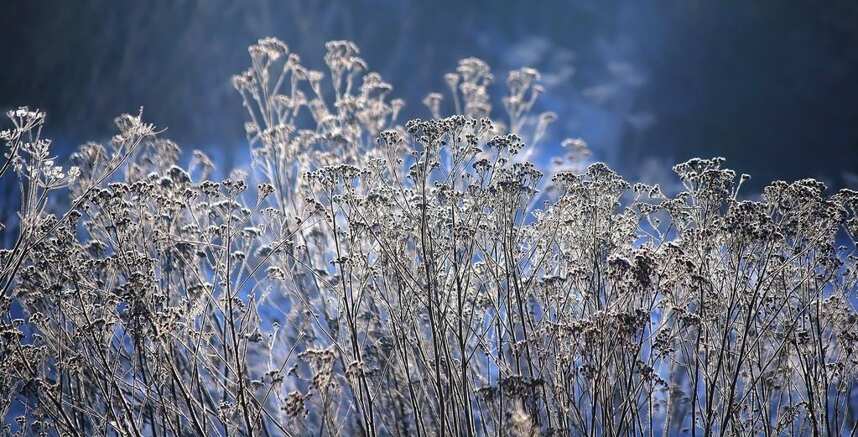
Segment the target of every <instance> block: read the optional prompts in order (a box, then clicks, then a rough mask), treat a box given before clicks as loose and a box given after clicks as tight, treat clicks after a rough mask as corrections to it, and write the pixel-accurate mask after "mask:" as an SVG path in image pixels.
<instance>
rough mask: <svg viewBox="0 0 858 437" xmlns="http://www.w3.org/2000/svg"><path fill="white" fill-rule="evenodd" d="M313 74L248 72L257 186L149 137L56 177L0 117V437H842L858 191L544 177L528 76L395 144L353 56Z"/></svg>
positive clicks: (572, 170) (384, 102)
mask: <svg viewBox="0 0 858 437" xmlns="http://www.w3.org/2000/svg"><path fill="white" fill-rule="evenodd" d="M327 49H328V53H327V55H326V56H325V63H326V65H327V67H328V70H327V71H326V72H325V73H322V72H319V71H313V70H309V69H307V68H305V67H303V66H302V65H301V62H300V59H299V58H298V56H297V55H296V54H294V53H290V51H289V49H288V47H287V46H286V45H285V44H283V43H282V42H280V41H278V40H275V39H271V38H268V39H263V40H260V41H259V43H258V44H255V45H253V46H251V48H250V57H251V67H250V69H249V70H247V71H246V72H244V73H242V74H239V75H237V76H236V77H235V78H234V80H233V83H234V85H235V87H236V89H237V90H238V92H239V94H240V95H241V97H242V99H243V103H244V106H245V108H246V109H247V113H248V121H247V122H246V124H245V126H246V132H247V137H248V142H249V144H250V149H251V150H250V151H251V157H252V161H251V166H250V167H249V168H248V169H244V170H235V171H233V172H232V173H231V174H230V175H229V176H228V177H227V178H225V179H222V180H212V178H214V174H215V171H214V170H215V163H213V162H212V160H211V159H210V158H208V157H207V156H206V155H205V154H204V153H202V152H200V151H195V152H194V153H193V154H192V157H191V159H190V161H189V162H188V164H187V165H181V163H180V161H181V156H182V154H181V149H180V147H179V146H178V145H176V144H175V143H173V142H171V141H169V140H166V139H162V138H159V137H158V132H156V131H155V129H154V127H153V126H151V125H149V124H147V123H145V122H144V121H143V120H142V115H137V116H129V115H125V116H122V117H120V118H118V119H117V121H116V122H117V123H116V124H117V128H118V131H119V133H118V134H117V135H116V136H115V137H114V138H113V140H112V141H111V144H110V145H108V146H107V147H105V146H103V145H100V144H95V143H89V144H86V145H84V146H81V148H80V149H79V151H78V152H77V153H75V154H74V155H73V156H72V161H73V164H74V167H71V168H69V169H68V170H65V169H63V168H61V167H60V166H57V165H56V164H55V160H54V159H53V158H52V157H51V156H50V151H49V145H50V143H49V142H48V141H47V140H44V139H42V138H41V136H40V131H41V127H42V125H43V122H44V114H42V113H39V112H37V111H30V110H28V109H26V108H22V109H20V110H17V111H13V112H10V113H9V114H8V116H9V118H10V119H11V121H12V127H11V128H10V129H8V130H5V131H2V133H0V135H2V137H0V138H2V140H3V141H4V142H5V143H6V155H5V161H4V162H5V164H4V165H3V172H5V171H7V170H11V171H13V172H15V173H16V174H17V180H18V181H19V183H20V190H21V196H22V197H21V198H22V201H21V209H20V212H19V222H20V223H19V224H18V225H17V227H16V228H15V229H12V227H10V228H9V229H8V230H7V231H8V232H16V238H15V239H14V245H13V246H11V247H10V248H8V249H4V250H3V251H2V252H0V269H2V270H0V273H2V276H0V286H2V295H0V314H2V319H0V338H2V342H0V415H2V417H3V418H4V421H5V422H6V423H7V425H6V427H5V428H4V430H3V432H4V433H7V434H10V433H12V432H19V433H22V434H27V433H43V434H47V435H57V434H62V435H134V436H141V435H155V436H159V435H248V436H252V435H264V436H268V435H309V434H313V435H323V434H326V435H339V434H342V435H361V434H363V435H436V434H440V435H499V434H502V435H536V434H556V435H678V434H691V435H697V434H700V435H712V434H716V433H717V434H719V435H724V434H729V435H760V434H763V435H782V434H813V435H849V434H851V433H854V432H855V430H856V427H858V420H857V419H856V416H855V413H854V411H855V408H856V407H858V405H856V401H855V395H854V394H853V390H854V389H855V382H856V370H858V367H856V364H858V356H856V351H855V345H856V344H858V343H856V340H858V314H856V311H855V308H854V306H853V305H854V297H855V296H854V294H855V291H856V280H858V271H856V262H855V261H856V253H855V249H856V244H855V241H856V240H855V239H856V236H858V218H856V213H858V193H856V192H854V191H849V190H841V191H840V192H838V193H835V194H833V195H828V194H826V188H825V187H824V185H822V184H821V183H819V182H817V181H813V180H802V181H798V182H794V183H785V182H774V183H772V184H770V185H769V186H768V187H766V188H765V190H764V191H763V193H762V196H761V197H760V199H759V200H757V201H747V200H741V199H740V196H739V195H738V192H739V189H740V186H741V185H742V183H743V182H744V181H745V180H746V179H747V176H746V175H742V176H740V177H738V178H737V177H736V174H735V173H734V172H733V171H731V170H728V169H725V168H724V167H723V160H722V159H720V158H716V159H692V160H690V161H687V162H685V163H682V164H679V165H677V166H675V167H674V171H675V173H676V174H677V176H678V178H679V180H680V181H681V186H682V189H681V190H679V192H677V193H664V192H662V190H661V189H660V188H659V187H658V186H648V185H644V184H631V183H629V182H627V181H625V180H624V179H623V178H622V177H620V176H619V175H618V174H616V173H615V172H613V171H612V170H611V169H609V168H608V167H607V166H606V165H604V164H601V163H596V164H592V165H590V166H589V167H586V168H585V167H584V166H583V163H584V162H586V160H587V158H588V156H589V152H588V150H587V147H586V145H585V144H584V143H583V142H582V141H581V140H567V141H565V142H564V144H563V145H564V146H566V148H567V150H568V151H569V156H568V157H566V159H565V160H561V161H559V162H556V163H555V165H554V167H555V168H556V169H557V170H555V171H552V173H553V174H551V175H548V176H545V175H543V173H542V171H540V170H539V169H538V168H537V167H536V166H535V165H534V164H533V163H532V162H530V160H529V157H530V151H532V150H533V149H532V148H533V147H534V145H535V144H538V143H539V142H540V141H544V139H545V138H546V129H547V127H548V125H549V124H550V123H551V122H552V121H553V120H554V119H555V118H556V115H554V114H552V113H543V114H534V113H533V109H534V108H535V106H536V102H537V99H538V97H539V95H540V94H541V93H542V92H543V90H542V88H541V87H540V86H539V83H538V82H539V73H538V72H536V71H535V70H532V69H529V68H524V69H521V70H517V71H513V72H511V73H510V74H509V76H508V79H507V81H506V85H507V90H508V92H507V94H506V96H504V97H503V98H502V99H501V100H502V103H503V105H502V106H503V111H502V112H503V114H504V115H503V116H500V117H497V118H493V116H494V115H495V112H496V111H495V110H494V109H493V107H492V98H491V96H490V92H489V85H490V84H491V82H492V81H493V79H494V77H493V75H492V73H491V71H490V69H489V67H488V65H486V64H485V63H484V62H482V61H480V60H478V59H475V58H469V59H465V60H463V61H461V62H460V64H459V66H458V68H457V69H456V71H455V72H453V73H448V74H447V75H445V76H444V79H445V82H446V83H447V85H448V86H449V90H448V92H447V93H446V94H447V95H448V97H447V98H448V99H449V100H450V101H451V102H450V103H449V104H446V105H445V101H444V95H443V94H440V93H431V94H429V95H428V96H427V97H426V99H424V102H423V103H424V104H425V105H426V106H427V109H428V113H429V117H428V118H427V119H416V120H411V121H408V122H406V123H404V125H403V124H400V122H399V121H398V115H399V112H400V110H401V108H402V107H403V105H404V103H403V102H402V101H401V100H397V99H392V100H391V99H389V97H390V96H389V95H390V94H391V91H392V90H391V86H390V85H389V84H387V83H385V82H384V81H383V80H382V79H381V77H380V76H379V75H378V74H376V73H372V72H369V71H368V68H367V66H366V64H365V62H364V61H363V60H362V59H361V58H360V57H359V51H358V49H357V47H356V46H355V45H354V44H352V43H350V42H345V41H334V42H330V43H328V45H327ZM451 111H452V113H453V115H451V116H445V115H443V114H447V113H450V112H451ZM840 244H843V245H840Z"/></svg>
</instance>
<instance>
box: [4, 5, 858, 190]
mask: <svg viewBox="0 0 858 437" xmlns="http://www.w3.org/2000/svg"><path fill="white" fill-rule="evenodd" d="M269 35H270V36H276V37H278V38H280V39H282V40H284V41H285V42H286V43H287V44H288V45H289V46H290V48H291V49H292V50H293V51H296V52H298V53H299V54H300V55H301V56H302V59H303V61H304V63H305V64H306V65H309V66H311V67H315V68H321V67H322V66H323V65H322V54H323V52H324V42H325V41H327V40H331V39H350V40H353V41H355V42H356V43H357V44H358V45H359V46H360V48H361V49H362V55H363V57H364V58H365V59H366V60H367V61H368V63H369V66H370V68H371V69H373V70H375V71H379V72H380V73H381V74H382V76H383V77H384V78H385V79H387V80H388V81H389V82H391V83H392V84H393V85H394V88H395V89H394V96H397V97H402V98H405V99H406V101H407V102H408V105H407V106H406V109H405V116H406V117H413V116H423V117H425V116H427V115H428V114H427V112H426V110H425V108H424V107H423V106H422V105H421V104H420V101H421V100H422V98H423V96H425V94H426V93H427V92H430V91H443V90H444V89H445V87H444V84H443V79H442V75H443V73H445V72H448V71H451V70H453V69H454V68H455V65H456V61H457V60H458V59H460V58H462V57H466V56H477V57H480V58H483V59H484V60H486V61H487V62H489V63H490V64H491V65H492V66H493V68H494V72H495V74H496V76H497V78H498V79H499V80H497V81H496V82H497V86H496V88H497V89H496V92H495V96H496V97H499V96H500V95H501V93H502V84H503V79H504V78H505V76H506V72H507V71H508V70H509V69H512V68H517V67H520V66H532V67H535V68H537V69H539V70H540V71H541V72H542V73H543V75H544V76H543V78H544V83H545V85H546V88H547V91H548V92H547V94H546V96H544V97H543V99H542V101H541V104H540V105H539V107H538V109H539V110H553V111H555V112H557V113H558V114H559V115H560V119H559V121H558V122H557V123H556V124H555V125H554V126H553V127H552V132H553V135H554V136H553V137H552V138H553V140H554V144H555V146H556V144H557V143H558V142H559V139H561V138H563V137H567V136H572V137H582V138H584V139H585V140H587V141H588V143H589V144H590V146H591V147H592V149H593V151H594V158H595V159H598V160H603V161H605V162H607V163H608V164H609V165H610V166H612V167H614V168H616V169H618V170H620V171H621V172H622V173H623V174H624V175H625V176H627V177H629V178H633V179H643V180H645V181H648V182H662V183H664V182H666V181H669V180H670V166H671V165H672V164H674V163H676V162H679V161H682V160H685V159H687V158H689V157H692V156H706V157H708V156H715V155H720V156H724V157H726V158H727V159H728V161H727V162H728V165H729V166H730V167H731V168H734V169H736V170H737V171H740V172H747V173H750V174H752V175H753V176H754V179H753V180H752V182H753V183H752V185H751V190H756V189H759V187H760V186H761V185H762V184H764V183H766V182H768V181H770V180H772V179H787V180H793V179H797V178H802V177H816V178H819V179H821V180H824V181H825V182H827V183H828V184H829V185H832V186H834V187H842V186H856V185H858V2H855V1H854V0H844V1H841V0H829V1H825V2H811V1H776V0H767V1H760V0H745V1H717V2H716V1H695V0H665V1H658V2H645V1H638V0H577V1H564V2H551V1H528V2H504V1H474V2H468V1H462V0H436V1H420V2H417V1H414V2H404V1H394V0H356V1H349V2H327V1H326V2H322V1H312V0H300V1H269V0H250V1H243V2H228V1H222V0H180V1H151V2H116V1H108V0H80V1H75V2H68V1H64V0H55V1H35V0H34V1H10V2H6V3H5V4H4V5H3V13H2V14H0V109H4V110H5V109H8V108H11V107H15V106H18V105H30V106H33V107H38V108H40V109H42V110H45V111H47V112H48V127H47V134H48V135H49V136H51V137H53V138H55V140H56V142H57V143H58V144H59V145H60V146H61V148H60V149H59V150H58V151H59V153H60V154H61V155H67V153H69V152H70V151H71V150H72V148H73V147H74V146H76V145H77V144H79V143H82V142H84V141H87V140H100V139H105V138H109V136H110V135H111V133H112V132H113V128H112V119H113V117H114V116H115V115H117V114H119V113H122V112H136V110H137V108H138V107H140V106H144V107H145V117H146V118H147V119H149V120H150V121H152V122H154V123H155V124H156V125H157V126H159V127H166V128H168V131H167V133H166V136H168V137H170V138H172V139H174V140H176V141H177V142H179V143H180V144H183V145H184V146H186V147H187V148H189V149H190V148H191V147H204V148H207V149H209V150H214V151H215V154H214V155H215V156H218V160H219V161H220V162H219V165H221V166H227V167H229V166H231V165H234V164H235V163H236V162H241V161H242V160H243V159H244V158H245V157H246V153H247V152H246V148H245V146H244V136H243V130H242V123H243V122H244V119H245V116H244V112H243V109H242V107H241V104H240V99H239V97H238V95H237V93H236V92H235V91H234V90H233V89H232V86H231V84H230V77H231V75H232V74H234V73H237V72H239V71H241V70H243V69H245V68H246V67H247V66H248V65H249V58H248V55H247V51H246V47H247V46H248V45H250V44H252V43H253V42H254V41H256V40H257V39H258V38H260V37H263V36H269ZM495 106H496V109H497V108H499V106H500V105H499V100H498V101H496V105H495ZM218 152H219V153H218ZM555 153H556V149H555V148H553V147H552V145H551V144H547V145H545V146H544V149H543V150H541V151H540V152H539V155H538V157H539V159H547V158H548V157H549V156H551V155H552V154H555ZM6 185H9V184H6ZM7 188H8V187H7Z"/></svg>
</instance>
